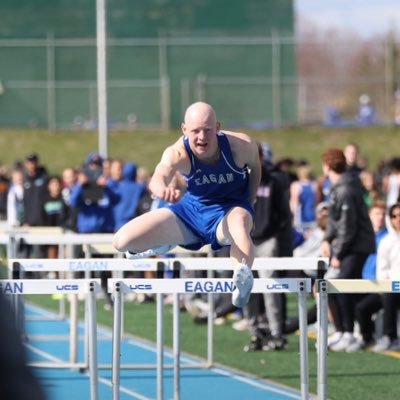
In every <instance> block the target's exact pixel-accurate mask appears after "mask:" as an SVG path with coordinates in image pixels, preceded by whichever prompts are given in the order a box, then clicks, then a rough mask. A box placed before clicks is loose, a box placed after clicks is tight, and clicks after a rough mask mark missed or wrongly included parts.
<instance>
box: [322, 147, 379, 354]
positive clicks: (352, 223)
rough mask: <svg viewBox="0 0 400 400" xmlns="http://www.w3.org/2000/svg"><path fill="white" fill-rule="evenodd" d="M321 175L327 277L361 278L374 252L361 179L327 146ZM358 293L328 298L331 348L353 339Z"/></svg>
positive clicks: (344, 345)
mask: <svg viewBox="0 0 400 400" xmlns="http://www.w3.org/2000/svg"><path fill="white" fill-rule="evenodd" d="M322 163H323V171H324V175H327V176H328V177H329V179H330V181H331V182H332V188H331V192H330V200H329V214H328V226H327V230H326V233H325V237H324V241H323V242H322V245H321V255H322V256H325V257H330V259H331V261H330V270H329V271H328V273H327V274H328V278H329V277H331V278H332V277H335V278H338V279H361V275H362V268H363V265H364V262H365V260H366V259H367V257H368V255H369V254H370V253H373V252H374V251H375V234H374V230H373V228H372V224H371V220H370V218H369V216H368V209H367V206H366V204H365V202H364V200H363V193H362V188H361V184H360V180H359V179H358V177H356V176H355V174H354V173H351V172H347V171H346V158H345V156H344V154H343V151H342V150H340V149H335V148H332V149H328V150H327V151H325V152H324V153H323V155H322ZM356 301H357V295H354V294H336V295H332V296H330V297H329V307H330V310H331V312H332V316H333V321H334V324H335V328H336V332H335V333H334V334H333V335H331V336H330V337H329V338H328V346H329V348H330V349H331V350H332V351H346V349H347V348H348V347H349V346H350V345H352V344H353V343H354V342H355V341H356V339H355V337H354V335H353V329H354V309H355V304H356Z"/></svg>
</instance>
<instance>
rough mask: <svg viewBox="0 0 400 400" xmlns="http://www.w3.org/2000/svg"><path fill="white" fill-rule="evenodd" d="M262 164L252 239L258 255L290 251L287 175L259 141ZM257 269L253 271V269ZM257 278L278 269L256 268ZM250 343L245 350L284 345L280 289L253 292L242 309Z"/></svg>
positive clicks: (282, 254) (280, 254) (283, 254)
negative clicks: (257, 269)
mask: <svg viewBox="0 0 400 400" xmlns="http://www.w3.org/2000/svg"><path fill="white" fill-rule="evenodd" d="M258 150H259V156H260V161H261V165H262V170H261V182H260V185H259V187H258V190H257V199H256V203H255V205H254V221H255V223H254V229H253V232H252V239H253V241H254V245H255V252H256V256H257V257H286V256H291V255H292V245H291V243H292V222H291V221H292V216H291V213H290V207H289V184H290V181H289V177H288V176H287V173H286V172H283V171H281V170H280V169H279V168H277V166H275V165H273V164H272V151H271V149H270V148H269V146H267V145H265V144H260V143H258ZM255 273H256V272H255ZM258 275H259V276H260V278H271V277H281V276H282V273H281V272H278V271H259V272H258ZM245 314H247V315H246V317H247V318H248V324H249V331H250V343H249V344H248V345H247V346H245V347H244V351H246V352H247V351H257V350H280V349H283V348H284V347H285V346H286V340H285V337H284V324H285V319H286V302H285V296H284V295H283V294H281V293H266V294H263V295H262V294H252V295H251V296H250V301H249V304H248V307H247V308H246V310H245Z"/></svg>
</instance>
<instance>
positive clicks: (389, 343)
mask: <svg viewBox="0 0 400 400" xmlns="http://www.w3.org/2000/svg"><path fill="white" fill-rule="evenodd" d="M397 350H400V345H399V339H391V338H390V337H389V336H387V335H384V336H382V337H381V338H380V339H378V340H377V342H376V344H375V346H374V347H373V348H372V351H373V352H374V353H383V352H384V351H397Z"/></svg>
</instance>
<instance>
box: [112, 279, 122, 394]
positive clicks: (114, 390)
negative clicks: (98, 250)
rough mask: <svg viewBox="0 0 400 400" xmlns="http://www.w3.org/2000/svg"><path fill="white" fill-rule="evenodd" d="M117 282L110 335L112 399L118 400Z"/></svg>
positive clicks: (119, 358)
mask: <svg viewBox="0 0 400 400" xmlns="http://www.w3.org/2000/svg"><path fill="white" fill-rule="evenodd" d="M121 296H122V294H121V292H120V289H119V284H118V282H117V283H116V284H115V291H114V322H113V335H112V379H111V380H112V399H113V400H119V386H120V370H121V326H122V325H121V323H122V322H121V320H122V310H121V308H122V302H121Z"/></svg>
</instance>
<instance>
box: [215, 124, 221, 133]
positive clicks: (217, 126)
mask: <svg viewBox="0 0 400 400" xmlns="http://www.w3.org/2000/svg"><path fill="white" fill-rule="evenodd" d="M215 128H216V129H217V132H218V131H219V130H220V129H221V123H220V122H219V121H217V123H216V124H215Z"/></svg>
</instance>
